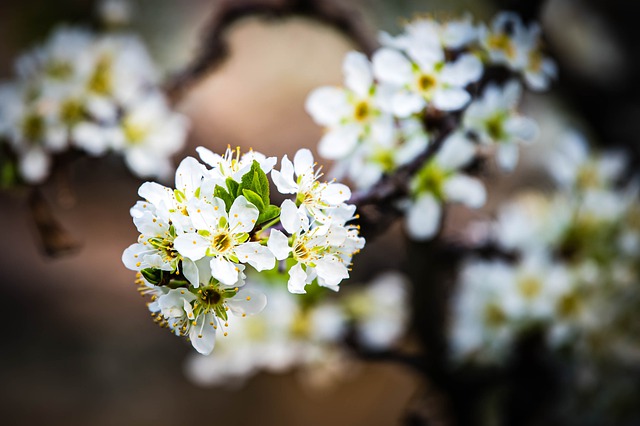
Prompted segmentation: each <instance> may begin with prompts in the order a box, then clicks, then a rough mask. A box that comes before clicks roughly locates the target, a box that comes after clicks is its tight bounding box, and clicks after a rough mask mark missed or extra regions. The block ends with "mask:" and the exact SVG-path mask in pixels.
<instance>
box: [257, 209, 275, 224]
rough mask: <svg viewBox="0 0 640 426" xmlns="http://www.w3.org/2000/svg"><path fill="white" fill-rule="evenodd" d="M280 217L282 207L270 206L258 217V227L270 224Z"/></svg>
mask: <svg viewBox="0 0 640 426" xmlns="http://www.w3.org/2000/svg"><path fill="white" fill-rule="evenodd" d="M278 216H280V207H278V206H274V205H273V204H271V205H268V206H267V207H266V208H265V209H264V211H263V212H261V213H260V216H258V225H261V224H263V223H265V222H269V221H270V220H273V219H275V218H277V217H278Z"/></svg>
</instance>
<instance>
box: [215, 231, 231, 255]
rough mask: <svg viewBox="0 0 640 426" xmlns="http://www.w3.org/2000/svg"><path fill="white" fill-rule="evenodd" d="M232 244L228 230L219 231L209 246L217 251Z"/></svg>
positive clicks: (221, 250)
mask: <svg viewBox="0 0 640 426" xmlns="http://www.w3.org/2000/svg"><path fill="white" fill-rule="evenodd" d="M232 245H233V241H232V238H231V235H230V234H229V233H228V232H221V233H219V234H217V235H215V236H214V237H213V239H212V240H211V246H212V247H213V249H214V250H215V251H216V252H218V253H224V252H226V251H228V250H229V249H230V248H231V246H232Z"/></svg>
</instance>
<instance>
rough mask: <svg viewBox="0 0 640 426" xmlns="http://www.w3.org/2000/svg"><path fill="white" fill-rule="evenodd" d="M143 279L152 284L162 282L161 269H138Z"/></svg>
mask: <svg viewBox="0 0 640 426" xmlns="http://www.w3.org/2000/svg"><path fill="white" fill-rule="evenodd" d="M140 273H141V274H142V276H143V277H144V279H145V280H147V281H149V282H150V283H151V284H153V285H158V284H160V283H161V282H162V278H163V271H162V270H160V269H155V268H146V269H142V270H141V271H140Z"/></svg>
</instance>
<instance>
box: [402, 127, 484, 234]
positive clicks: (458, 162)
mask: <svg viewBox="0 0 640 426" xmlns="http://www.w3.org/2000/svg"><path fill="white" fill-rule="evenodd" d="M475 154H476V148H475V146H474V145H473V143H472V142H470V141H469V140H468V139H467V138H465V137H464V136H463V135H462V134H460V133H454V134H452V135H451V136H449V137H448V138H447V139H446V140H445V141H444V143H443V145H442V147H441V148H440V151H438V153H437V154H436V155H435V157H434V158H433V159H431V160H429V161H428V162H427V163H426V164H425V165H424V166H422V168H421V169H420V170H419V171H418V172H417V173H416V175H415V176H414V177H413V179H412V181H411V185H410V186H411V192H412V200H410V202H408V203H407V204H406V206H405V208H406V210H407V213H406V214H407V220H406V228H407V231H408V232H409V235H410V236H411V237H412V238H415V239H418V240H424V239H428V238H431V237H433V236H434V235H435V233H436V232H437V230H438V227H439V225H440V221H441V217H442V203H443V202H458V203H462V204H465V205H466V206H468V207H471V208H479V207H482V205H483V204H484V202H485V199H486V192H485V189H484V186H483V185H482V183H481V182H480V181H479V180H477V179H475V178H472V177H470V176H467V175H465V174H463V173H460V172H459V171H458V170H459V169H460V168H461V167H463V166H465V165H467V164H468V163H469V162H470V161H471V160H472V159H473V158H474V156H475Z"/></svg>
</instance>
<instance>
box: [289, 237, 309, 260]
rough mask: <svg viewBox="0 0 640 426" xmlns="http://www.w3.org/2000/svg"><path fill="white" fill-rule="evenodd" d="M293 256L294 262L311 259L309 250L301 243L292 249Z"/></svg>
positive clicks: (297, 243)
mask: <svg viewBox="0 0 640 426" xmlns="http://www.w3.org/2000/svg"><path fill="white" fill-rule="evenodd" d="M293 256H294V257H295V258H296V260H302V261H305V260H308V259H309V258H310V257H311V250H309V249H308V248H307V247H305V245H304V244H303V243H302V242H301V241H298V242H296V244H295V246H294V247H293Z"/></svg>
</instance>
